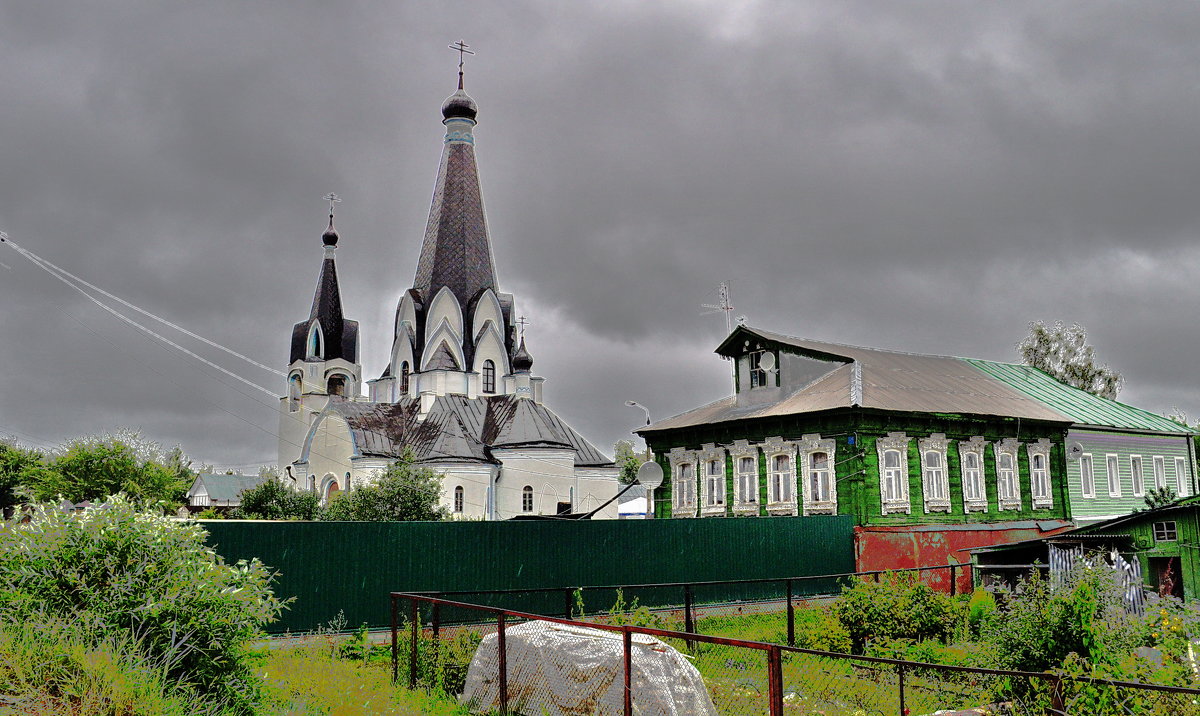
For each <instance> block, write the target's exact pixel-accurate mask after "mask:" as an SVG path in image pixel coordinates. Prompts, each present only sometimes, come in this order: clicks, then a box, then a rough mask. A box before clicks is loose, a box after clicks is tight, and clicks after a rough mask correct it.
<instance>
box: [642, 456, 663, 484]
mask: <svg viewBox="0 0 1200 716" xmlns="http://www.w3.org/2000/svg"><path fill="white" fill-rule="evenodd" d="M637 481H638V484H639V485H641V486H642V487H644V488H646V489H647V490H653V489H654V488H656V487H658V486H659V485H661V484H662V481H663V471H662V465H659V464H658V463H657V462H654V461H653V460H650V461H647V462H644V463H642V466H641V467H639V468H638V474H637Z"/></svg>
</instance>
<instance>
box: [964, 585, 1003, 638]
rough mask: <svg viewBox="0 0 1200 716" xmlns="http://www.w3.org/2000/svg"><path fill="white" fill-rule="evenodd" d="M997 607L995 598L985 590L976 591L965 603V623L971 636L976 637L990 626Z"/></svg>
mask: <svg viewBox="0 0 1200 716" xmlns="http://www.w3.org/2000/svg"><path fill="white" fill-rule="evenodd" d="M997 610H998V607H997V606H996V598H995V597H993V596H992V593H991V592H989V591H988V590H986V589H976V590H975V591H974V592H973V593H972V594H971V599H970V601H968V602H967V623H968V624H969V625H970V628H971V636H972V637H978V636H979V635H980V634H981V633H983V630H984V629H986V628H988V627H989V626H991V624H992V621H993V620H994V619H995V618H996V614H997Z"/></svg>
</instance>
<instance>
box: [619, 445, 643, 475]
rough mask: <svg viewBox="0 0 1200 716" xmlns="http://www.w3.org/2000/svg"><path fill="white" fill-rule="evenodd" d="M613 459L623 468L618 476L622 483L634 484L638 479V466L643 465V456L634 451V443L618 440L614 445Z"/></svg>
mask: <svg viewBox="0 0 1200 716" xmlns="http://www.w3.org/2000/svg"><path fill="white" fill-rule="evenodd" d="M613 461H614V462H616V463H617V467H619V468H621V474H620V475H618V476H617V479H618V480H620V481H621V484H622V485H630V484H633V481H634V480H636V479H637V474H638V468H639V467H641V466H642V460H641V458H639V457H638V454H637V453H636V452H634V451H633V443H632V442H630V441H629V440H618V441H617V444H616V445H614V446H613Z"/></svg>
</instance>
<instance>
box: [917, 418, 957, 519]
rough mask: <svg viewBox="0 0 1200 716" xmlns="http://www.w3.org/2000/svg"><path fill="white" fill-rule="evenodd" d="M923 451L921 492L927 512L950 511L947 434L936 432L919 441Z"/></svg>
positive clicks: (918, 445) (918, 444) (919, 446)
mask: <svg viewBox="0 0 1200 716" xmlns="http://www.w3.org/2000/svg"><path fill="white" fill-rule="evenodd" d="M917 447H918V448H919V449H920V451H921V492H922V494H923V495H924V497H925V511H926V512H949V511H950V480H949V479H948V477H947V475H946V436H945V435H943V434H941V433H934V434H933V435H930V436H929V437H927V438H922V439H920V440H918V441H917Z"/></svg>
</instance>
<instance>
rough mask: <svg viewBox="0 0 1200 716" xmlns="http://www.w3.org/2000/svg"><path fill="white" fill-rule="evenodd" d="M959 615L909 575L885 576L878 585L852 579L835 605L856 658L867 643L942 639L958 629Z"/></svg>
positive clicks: (942, 597)
mask: <svg viewBox="0 0 1200 716" xmlns="http://www.w3.org/2000/svg"><path fill="white" fill-rule="evenodd" d="M959 611H960V610H958V609H957V608H956V607H955V604H954V602H953V601H952V600H951V599H950V597H949V596H947V595H945V594H941V593H939V592H935V591H934V590H933V589H932V588H931V587H929V586H928V585H926V584H922V583H921V581H920V580H919V578H918V577H917V575H915V574H913V573H911V572H901V573H892V572H886V573H884V574H882V575H880V577H879V581H878V582H875V581H872V580H866V579H860V578H858V577H854V578H852V582H851V583H850V585H849V586H846V587H843V589H842V595H841V597H839V598H838V599H837V601H836V602H834V613H835V614H836V615H837V617H838V620H839V621H841V623H842V625H843V626H844V627H845V628H846V630H847V631H848V632H849V634H850V640H851V644H852V647H853V650H854V653H855V654H861V653H863V650H864V649H865V647H866V644H867V642H868V641H876V640H883V641H890V640H892V639H912V640H914V641H924V640H926V639H945V638H946V637H947V636H949V635H950V634H953V633H955V631H956V629H957V628H958V623H957V619H956V615H957V614H959Z"/></svg>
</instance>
